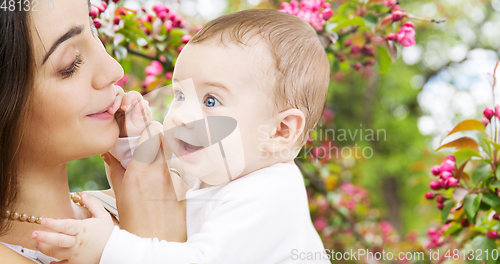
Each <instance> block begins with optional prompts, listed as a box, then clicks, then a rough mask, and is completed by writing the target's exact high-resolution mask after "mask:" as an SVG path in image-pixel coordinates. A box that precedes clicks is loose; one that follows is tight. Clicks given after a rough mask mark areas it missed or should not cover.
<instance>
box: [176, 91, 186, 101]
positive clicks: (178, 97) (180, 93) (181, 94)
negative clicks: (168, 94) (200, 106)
mask: <svg viewBox="0 0 500 264" xmlns="http://www.w3.org/2000/svg"><path fill="white" fill-rule="evenodd" d="M176 99H177V101H184V100H186V96H184V94H183V93H182V92H179V93H178V94H177V97H176Z"/></svg>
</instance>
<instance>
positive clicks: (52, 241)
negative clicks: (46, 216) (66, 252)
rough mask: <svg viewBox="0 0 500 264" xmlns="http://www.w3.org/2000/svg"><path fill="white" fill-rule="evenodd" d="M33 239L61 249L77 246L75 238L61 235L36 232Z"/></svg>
mask: <svg viewBox="0 0 500 264" xmlns="http://www.w3.org/2000/svg"><path fill="white" fill-rule="evenodd" d="M32 238H33V239H35V240H36V241H38V242H43V243H45V244H48V245H52V246H54V247H60V248H70V247H72V246H74V245H75V244H76V237H75V236H68V235H65V234H61V233H54V232H45V231H39V230H37V231H34V232H33V234H32Z"/></svg>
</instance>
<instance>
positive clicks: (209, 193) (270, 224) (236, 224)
mask: <svg viewBox="0 0 500 264" xmlns="http://www.w3.org/2000/svg"><path fill="white" fill-rule="evenodd" d="M200 183H201V181H200V180H199V179H197V180H196V182H195V185H194V186H193V188H191V189H190V190H189V191H188V192H187V194H186V201H187V203H186V206H187V209H186V219H187V236H188V239H187V242H185V243H178V242H167V241H164V240H162V241H159V240H158V239H157V238H154V239H149V238H140V237H138V236H136V235H134V234H131V233H128V232H127V231H125V230H121V229H119V228H118V227H115V229H114V230H113V232H112V234H111V237H110V238H109V240H108V242H107V244H106V247H105V249H104V252H103V255H102V258H101V262H100V263H101V264H107V263H134V264H139V263H148V264H151V263H175V264H181V263H206V264H213V263H216V264H222V263H230V264H234V263H251V264H255V263H273V264H274V263H301V262H300V261H297V260H294V259H292V257H293V255H294V254H295V256H297V254H298V253H301V252H318V254H321V253H322V252H323V251H324V247H323V244H322V242H321V239H320V237H319V235H318V233H317V232H316V230H315V229H314V227H313V224H312V221H311V217H310V214H309V208H308V202H307V194H306V189H305V186H304V181H303V178H302V175H301V172H300V170H299V168H298V167H297V166H296V165H295V164H285V163H278V164H274V165H272V166H269V167H266V168H263V169H260V170H257V171H254V172H252V173H249V174H247V175H245V176H243V177H241V178H238V179H236V180H234V181H232V182H229V183H226V184H224V185H220V186H212V187H208V188H203V189H199V186H200ZM158 224H168V223H158ZM293 252H295V253H293ZM307 263H330V262H329V261H328V260H317V261H316V262H311V261H307Z"/></svg>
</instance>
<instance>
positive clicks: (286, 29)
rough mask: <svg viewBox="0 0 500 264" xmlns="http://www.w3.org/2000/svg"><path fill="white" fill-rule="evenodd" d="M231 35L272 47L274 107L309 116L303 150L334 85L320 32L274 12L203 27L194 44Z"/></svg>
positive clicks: (238, 16) (239, 14)
mask: <svg viewBox="0 0 500 264" xmlns="http://www.w3.org/2000/svg"><path fill="white" fill-rule="evenodd" d="M223 34H228V35H229V37H230V40H231V41H234V42H236V43H239V44H245V42H244V39H248V38H251V37H253V36H256V35H260V37H261V38H262V39H264V40H266V41H267V43H268V45H269V50H270V51H271V54H272V55H273V57H274V59H275V67H276V68H275V70H276V71H275V72H274V76H275V83H274V93H273V94H274V98H273V99H274V101H275V102H276V107H277V110H278V111H283V110H286V109H289V108H297V109H300V110H302V111H303V112H304V115H305V118H306V120H305V127H304V131H302V134H301V136H300V137H299V139H298V143H299V144H300V146H303V145H304V144H305V143H306V141H307V139H308V138H309V136H310V133H311V132H312V130H313V129H314V127H315V126H316V124H317V122H318V120H319V118H320V117H321V114H322V113H323V110H324V106H325V100H326V96H327V93H328V85H329V83H330V62H329V60H328V56H327V55H326V52H325V49H324V47H323V45H322V43H321V41H320V40H319V38H318V36H317V34H316V31H315V30H314V28H313V27H312V26H311V25H309V24H308V23H307V22H306V21H305V20H303V19H302V18H299V17H297V16H294V15H290V14H286V13H282V12H278V11H275V10H270V9H250V10H244V11H240V12H236V13H233V14H229V15H225V16H221V17H219V18H217V19H214V20H212V21H210V22H208V23H207V24H206V25H205V26H203V27H202V28H201V29H200V31H198V33H196V35H194V36H193V37H192V38H191V40H190V41H189V43H202V42H205V41H207V40H212V39H216V38H215V37H216V36H218V37H220V41H221V42H222V39H223Z"/></svg>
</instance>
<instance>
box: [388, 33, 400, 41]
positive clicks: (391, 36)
mask: <svg viewBox="0 0 500 264" xmlns="http://www.w3.org/2000/svg"><path fill="white" fill-rule="evenodd" d="M386 38H387V39H388V40H393V41H394V40H396V38H397V36H396V33H389V34H387V37H386Z"/></svg>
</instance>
